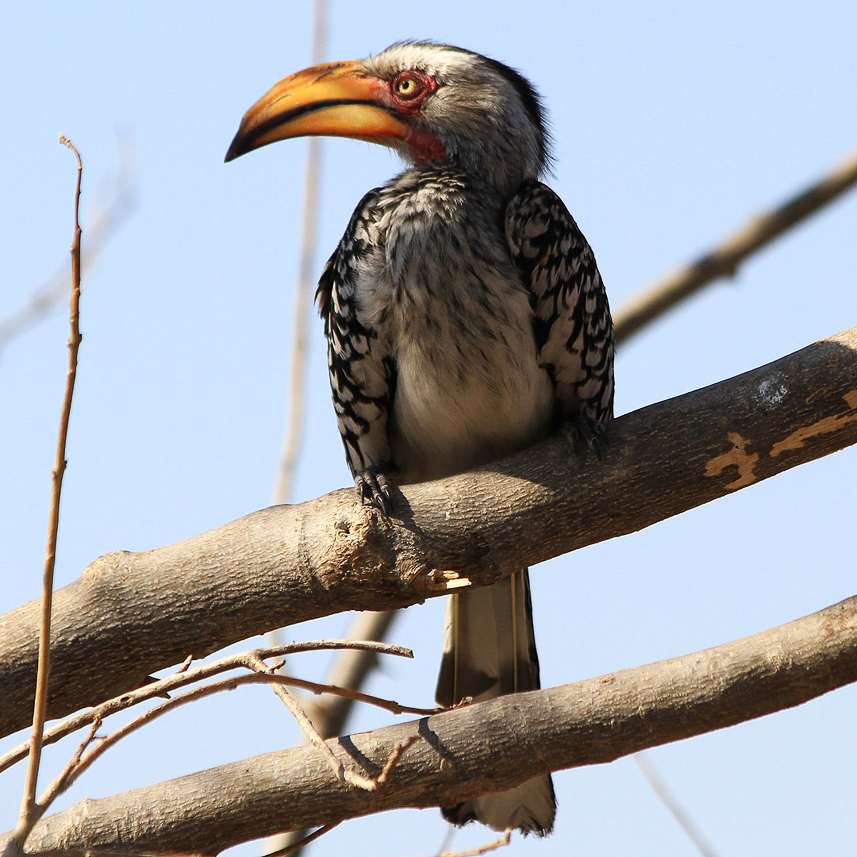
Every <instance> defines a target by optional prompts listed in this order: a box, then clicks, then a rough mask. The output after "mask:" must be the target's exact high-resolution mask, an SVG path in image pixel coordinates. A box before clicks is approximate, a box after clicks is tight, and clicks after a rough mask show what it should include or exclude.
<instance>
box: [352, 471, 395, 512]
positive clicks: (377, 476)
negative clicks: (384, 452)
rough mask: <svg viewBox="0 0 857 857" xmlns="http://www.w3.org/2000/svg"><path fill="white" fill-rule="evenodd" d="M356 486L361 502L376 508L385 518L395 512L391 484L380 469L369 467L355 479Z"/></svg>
mask: <svg viewBox="0 0 857 857" xmlns="http://www.w3.org/2000/svg"><path fill="white" fill-rule="evenodd" d="M354 484H355V486H356V487H357V493H358V494H359V495H360V500H361V502H363V503H365V504H366V505H367V506H374V507H375V508H376V509H377V510H378V511H379V512H380V513H381V514H382V515H383V516H384V517H385V518H388V517H389V516H390V512H391V511H392V510H393V498H392V497H391V495H390V483H389V482H388V481H387V477H386V476H385V475H384V472H383V471H382V470H381V468H379V467H367V468H366V469H365V470H361V471H360V472H359V473H358V474H357V475H356V476H355V477H354Z"/></svg>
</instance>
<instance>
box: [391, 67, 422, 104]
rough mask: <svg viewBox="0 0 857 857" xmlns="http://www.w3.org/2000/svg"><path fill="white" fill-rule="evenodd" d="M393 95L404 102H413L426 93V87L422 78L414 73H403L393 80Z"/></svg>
mask: <svg viewBox="0 0 857 857" xmlns="http://www.w3.org/2000/svg"><path fill="white" fill-rule="evenodd" d="M391 88H392V90H393V94H394V95H395V96H396V97H397V98H400V99H402V100H403V101H412V100H413V99H414V98H418V97H419V96H420V95H422V94H423V92H425V89H426V85H425V82H424V81H423V79H422V77H421V76H419V75H417V74H415V73H414V72H412V71H403V72H402V73H401V74H398V75H396V77H394V78H393V82H392V85H391Z"/></svg>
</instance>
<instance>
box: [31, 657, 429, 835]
mask: <svg viewBox="0 0 857 857" xmlns="http://www.w3.org/2000/svg"><path fill="white" fill-rule="evenodd" d="M248 662H250V663H253V664H254V665H255V666H256V667H257V668H258V672H253V673H251V674H249V675H240V676H233V677H232V678H227V679H223V680H222V681H218V682H211V683H210V684H206V685H202V686H201V687H197V688H193V689H192V690H189V691H188V692H187V693H183V694H181V695H179V696H175V697H172V698H170V699H168V700H166V701H165V702H162V703H160V704H158V705H155V706H153V707H152V708H150V709H148V711H145V712H143V713H142V714H140V715H139V716H138V717H136V718H135V719H134V720H131V721H129V722H128V723H126V724H125V725H124V726H122V727H120V728H119V729H117V730H116V731H115V732H114V733H113V734H112V735H108V736H106V737H104V738H101V740H100V741H99V742H98V743H97V744H96V745H95V746H94V747H93V748H92V749H90V750H88V752H87V748H88V747H89V745H90V744H91V743H92V741H93V739H94V737H95V732H96V730H97V729H98V727H99V725H100V723H101V720H100V719H96V720H94V721H93V723H92V725H91V727H90V730H89V734H88V736H87V737H86V739H84V741H83V742H82V743H81V744H80V746H79V747H78V749H77V751H76V752H75V754H74V756H73V757H72V759H71V760H70V761H69V763H68V764H67V765H66V767H65V768H64V769H63V771H62V772H61V773H60V774H59V776H57V777H56V778H55V779H54V780H53V782H52V783H51V784H50V785H49V786H48V788H47V789H46V790H45V792H44V793H43V794H42V795H41V797H40V798H39V801H38V804H37V807H38V810H39V813H38V816H37V817H36V819H35V820H34V822H33V823H35V821H38V818H40V817H41V815H43V814H44V812H45V811H46V810H47V809H48V808H49V807H50V805H51V804H52V803H53V801H54V800H56V798H57V797H59V795H61V794H62V793H63V792H65V791H66V790H67V789H68V788H69V787H70V786H71V785H72V784H73V783H74V782H75V781H76V780H77V779H78V778H79V777H80V776H81V774H83V773H84V772H85V771H86V770H87V769H88V768H89V767H90V766H91V765H92V763H93V762H95V761H96V759H98V758H99V757H100V756H102V755H103V754H104V753H106V752H107V750H109V749H110V748H111V747H113V746H115V744H116V743H118V742H119V741H121V740H122V739H123V738H125V737H126V736H128V735H130V734H131V733H132V732H136V731H137V730H138V729H140V728H141V727H143V726H145V725H146V724H148V723H151V722H152V721H153V720H155V719H156V718H158V717H161V716H162V715H164V714H166V713H167V712H168V711H172V710H173V709H174V708H178V707H179V706H180V705H186V704H187V703H189V702H194V701H196V700H198V699H202V698H204V697H206V696H211V695H213V694H215V693H221V692H223V691H227V690H234V689H235V688H237V687H240V686H242V685H246V684H263V683H266V684H270V685H271V686H272V687H274V689H275V690H276V691H277V695H278V696H280V698H281V699H283V701H284V702H286V704H287V705H289V701H291V702H293V703H294V698H293V697H292V696H291V694H289V693H288V691H287V690H286V689H285V687H284V685H286V684H298V685H313V684H314V683H313V682H302V681H301V680H300V679H292V678H290V677H289V676H284V675H279V674H277V673H271V672H269V670H270V669H271V668H269V667H267V665H266V664H265V663H264V662H263V661H262V660H258V662H257V661H256V659H255V658H253V657H252V656H250V657H249V658H248ZM315 687H318V688H321V687H322V686H321V685H315ZM327 690H330V691H331V692H334V691H335V690H337V689H336V688H329V689H327ZM365 699H366V700H371V699H372V698H371V697H365ZM287 700H289V701H287ZM381 702H382V703H385V702H386V701H385V700H381ZM385 707H386V706H385ZM289 708H290V710H291V711H292V713H293V714H294V716H295V718H296V719H297V720H298V722H299V723H300V724H301V726H302V727H304V728H305V729H306V728H307V725H306V724H307V721H306V715H303V714H302V712H301V711H300V707H299V706H298V705H297V703H294V707H293V706H292V705H289ZM309 730H312V724H309ZM417 737H418V736H411V738H409V739H407V740H405V741H402V742H400V743H399V744H397V745H396V746H395V747H393V749H392V751H391V754H390V757H389V759H388V760H387V763H386V764H385V765H384V768H383V769H382V771H381V774H380V775H379V776H378V777H364V776H362V775H360V774H358V773H356V772H354V771H351V770H347V769H344V767H343V766H342V765H341V764H340V763H339V762H338V761H337V760H336V757H335V756H334V755H333V752H332V751H331V749H330V748H329V747H328V745H327V744H325V743H324V741H321V742H320V743H317V742H315V741H314V742H313V744H314V746H316V747H317V748H318V749H319V750H320V751H321V752H322V754H323V755H324V757H325V758H326V759H328V760H329V764H330V765H331V768H332V770H333V771H334V773H336V774H337V776H338V777H339V778H341V779H342V780H343V781H345V782H348V783H350V784H351V785H354V786H356V787H358V788H362V789H365V790H367V791H374V790H375V789H377V788H378V787H379V786H381V785H383V783H384V782H385V781H386V780H387V777H388V775H389V773H390V771H391V770H392V768H393V767H394V766H395V764H396V763H397V762H398V760H399V759H400V758H401V755H402V753H403V752H404V751H405V750H406V749H407V748H408V747H410V746H411V745H412V744H413V743H414V741H415V740H416V738H417ZM330 760H332V761H330ZM343 771H344V773H342V772H343Z"/></svg>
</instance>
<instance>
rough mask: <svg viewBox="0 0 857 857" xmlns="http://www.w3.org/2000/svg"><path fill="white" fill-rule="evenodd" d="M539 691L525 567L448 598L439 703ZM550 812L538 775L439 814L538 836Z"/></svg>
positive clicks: (550, 796) (545, 785) (547, 781)
mask: <svg viewBox="0 0 857 857" xmlns="http://www.w3.org/2000/svg"><path fill="white" fill-rule="evenodd" d="M539 687H540V682H539V660H538V655H537V653H536V642H535V634H534V632H533V612H532V602H531V599H530V580H529V574H528V572H527V570H526V569H524V570H523V571H519V572H516V573H515V574H513V575H511V576H509V577H506V578H504V579H503V580H500V581H498V582H497V583H495V584H494V585H493V586H489V587H482V588H479V589H473V590H468V591H466V592H461V593H458V594H456V595H453V596H451V597H450V598H449V599H448V601H447V608H446V623H445V645H444V653H443V660H442V662H441V668H440V676H439V677H438V683H437V694H436V695H437V701H438V704H440V705H444V706H449V705H454V704H456V703H458V702H460V701H461V700H462V699H464V698H465V697H468V696H469V697H472V698H473V701H474V702H481V701H484V700H486V699H493V698H495V697H497V696H501V695H503V694H507V693H516V692H520V691H527V690H537V689H538V688H539ZM555 812H556V798H555V796H554V791H553V784H552V782H551V778H550V776H542V777H536V778H534V779H532V780H528V781H527V782H525V783H522V784H521V785H519V786H517V787H516V788H514V789H510V790H509V791H505V792H498V793H495V794H489V795H483V796H481V797H478V798H475V799H473V800H469V801H465V802H464V803H461V804H459V805H458V806H456V807H451V808H447V809H444V810H443V815H444V818H446V819H447V821H451V822H452V823H453V824H466V823H467V822H468V821H473V820H476V821H480V822H482V823H483V824H487V825H488V826H489V827H491V828H493V829H494V830H501V831H503V830H511V829H516V828H517V829H519V830H521V831H523V832H524V833H537V834H539V835H540V836H544V835H545V834H547V833H550V831H551V829H552V828H553V822H554V815H555Z"/></svg>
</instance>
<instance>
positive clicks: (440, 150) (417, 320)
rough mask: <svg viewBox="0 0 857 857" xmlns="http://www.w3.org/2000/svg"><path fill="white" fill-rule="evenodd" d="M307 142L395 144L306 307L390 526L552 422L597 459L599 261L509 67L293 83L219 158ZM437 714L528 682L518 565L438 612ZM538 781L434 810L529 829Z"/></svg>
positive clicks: (270, 99) (424, 68) (327, 73)
mask: <svg viewBox="0 0 857 857" xmlns="http://www.w3.org/2000/svg"><path fill="white" fill-rule="evenodd" d="M303 135H332V136H337V137H353V138H356V139H358V140H368V141H371V142H374V143H381V144H383V145H386V146H390V147H392V148H394V149H395V150H396V151H397V152H398V153H399V154H400V155H401V156H402V157H403V158H404V160H405V161H406V162H407V163H408V166H407V168H406V169H405V170H404V172H402V173H400V174H399V175H398V176H396V177H395V178H394V179H392V180H390V181H389V182H387V183H386V184H385V185H384V186H383V187H380V188H376V189H375V190H372V191H370V192H369V193H368V194H366V196H364V197H363V199H362V200H361V201H360V203H359V204H358V206H357V209H356V210H355V212H354V214H353V216H352V217H351V221H350V223H349V224H348V228H347V229H346V230H345V235H344V236H343V238H342V241H341V242H340V243H339V246H338V247H337V248H336V251H335V252H334V254H333V256H331V258H330V261H329V262H328V263H327V266H326V267H325V269H324V272H323V273H322V275H321V280H320V283H319V286H318V292H317V300H318V304H319V308H320V311H321V315H322V316H323V318H324V324H325V333H326V336H327V342H328V362H329V369H330V382H331V387H332V389H333V403H334V408H335V410H336V417H337V420H338V423H339V431H340V433H341V435H342V439H343V442H344V444H345V451H346V455H347V458H348V464H349V466H350V468H351V471H352V474H353V475H354V480H355V484H356V486H357V490H358V492H359V495H360V497H361V498H362V500H363V502H365V503H368V504H370V505H372V506H374V507H376V508H377V509H378V510H379V511H380V512H381V513H382V514H384V515H387V514H389V513H390V511H391V510H392V509H393V502H392V496H393V495H392V492H391V487H390V486H391V483H392V484H393V485H405V484H408V483H413V482H421V481H424V480H428V479H439V478H442V477H444V476H448V475H451V474H453V473H459V472H461V471H463V470H468V469H470V468H473V467H478V466H480V465H483V464H486V463H488V462H491V461H494V460H496V459H498V458H501V457H502V456H506V455H509V454H511V453H513V452H516V451H518V450H520V449H523V448H524V447H527V446H529V445H530V444H532V443H534V442H535V441H537V440H539V439H540V438H542V437H544V436H545V435H546V434H548V433H549V432H551V431H553V430H556V429H559V428H564V429H565V430H566V432H567V433H568V434H569V436H570V437H571V438H572V439H577V440H581V439H582V440H584V441H585V442H586V443H587V444H588V445H589V446H590V447H595V449H596V451H598V444H599V442H600V441H601V440H603V439H604V435H603V423H604V422H605V421H607V420H608V419H610V418H611V417H612V412H613V328H612V321H611V317H610V310H609V307H608V303H607V297H606V295H605V292H604V286H603V284H602V281H601V276H600V274H599V273H598V268H597V266H596V263H595V257H594V256H593V253H592V250H591V249H590V247H589V245H588V243H587V242H586V239H585V238H584V237H583V235H582V234H581V232H580V230H579V229H578V227H577V224H576V223H575V222H574V219H573V218H572V217H571V215H570V214H569V213H568V210H567V209H566V207H565V206H564V205H563V203H562V201H561V200H560V198H559V197H558V196H557V195H556V194H555V193H554V192H553V191H552V190H550V189H549V188H548V187H546V186H545V185H544V184H542V183H541V182H540V181H539V177H540V176H541V175H542V174H543V173H544V172H545V170H546V168H547V166H548V163H549V157H550V156H549V151H548V148H549V143H550V139H549V134H548V131H547V128H546V122H545V117H544V111H543V108H542V105H541V101H540V99H539V96H538V95H537V93H536V91H535V90H534V89H533V87H532V86H531V85H530V83H529V82H528V81H527V80H526V79H525V78H524V77H523V76H522V75H521V74H519V73H518V72H517V71H515V70H513V69H511V68H509V67H507V66H505V65H503V64H501V63H499V62H497V61H495V60H492V59H488V58H487V57H484V56H481V55H480V54H476V53H472V52H471V51H467V50H463V49H461V48H457V47H453V46H452V45H446V44H436V43H432V42H402V43H398V44H395V45H393V46H391V47H390V48H388V49H387V50H385V51H383V52H382V53H380V54H378V55H377V56H373V57H370V58H368V59H365V60H361V61H358V62H338V63H330V64H325V65H320V66H316V67H314V68H310V69H306V70H305V71H300V72H298V73H297V74H293V75H292V76H291V77H287V78H285V79H284V80H282V81H280V82H279V83H278V84H277V85H276V86H274V87H273V89H271V90H270V91H269V92H268V93H267V94H266V95H264V96H263V97H262V98H261V99H260V100H259V101H258V102H256V104H254V105H253V107H251V108H250V110H249V111H248V112H247V114H246V115H245V116H244V118H243V120H242V122H241V126H240V128H239V130H238V133H237V134H236V136H235V139H234V140H233V141H232V145H231V146H230V147H229V151H228V153H227V155H226V160H227V161H230V160H232V159H233V158H237V157H238V156H239V155H243V154H245V153H246V152H249V151H251V150H253V149H257V148H259V147H260V146H264V145H267V144H268V143H273V142H275V141H276V140H283V139H286V138H289V137H298V136H303ZM445 624H446V628H445V633H446V639H445V647H444V654H443V662H442V665H441V669H440V677H439V680H438V687H437V700H438V702H439V703H440V704H442V705H445V706H448V705H453V704H455V703H457V702H459V701H460V700H462V699H463V698H465V697H472V698H473V700H474V701H481V700H485V699H489V698H491V697H495V696H498V695H500V694H506V693H513V692H516V691H526V690H534V689H536V688H538V687H539V666H538V659H537V655H536V647H535V639H534V635H533V621H532V607H531V602H530V585H529V577H528V573H527V570H526V569H522V570H521V571H518V572H516V573H515V574H513V575H512V576H511V577H507V578H504V579H503V580H501V581H498V582H497V583H495V584H493V585H492V586H490V587H486V588H479V589H472V590H469V591H463V592H461V593H459V594H456V595H453V596H451V597H450V598H449V600H448V604H447V610H446V622H445ZM555 808H556V800H555V797H554V791H553V785H552V783H551V779H550V777H549V776H540V777H537V778H535V779H532V780H529V781H526V782H524V783H522V784H521V785H519V786H517V787H516V788H514V789H512V790H511V791H507V792H502V793H495V794H488V795H483V796H480V797H477V798H474V799H472V800H468V801H466V802H464V803H461V804H459V805H458V806H455V807H451V808H448V809H445V810H444V811H443V812H444V816H445V817H446V818H447V819H448V820H450V821H452V822H454V823H456V824H464V823H465V822H467V821H470V820H473V819H476V820H478V821H480V822H483V823H485V824H487V825H489V826H490V827H493V828H494V829H497V830H508V829H512V828H519V829H520V830H522V831H524V832H535V833H537V834H540V835H544V834H546V833H548V832H550V830H551V829H552V827H553V822H554V814H555Z"/></svg>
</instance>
